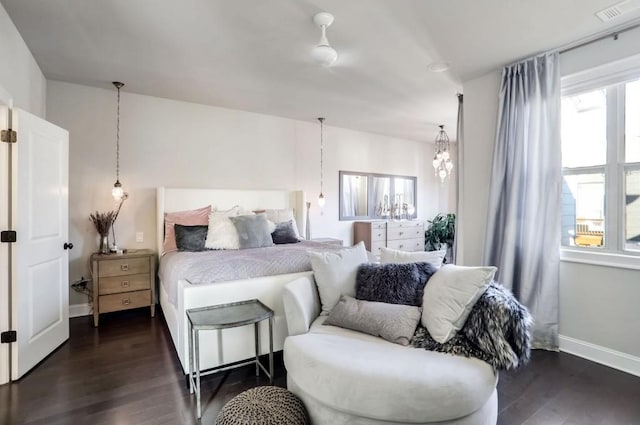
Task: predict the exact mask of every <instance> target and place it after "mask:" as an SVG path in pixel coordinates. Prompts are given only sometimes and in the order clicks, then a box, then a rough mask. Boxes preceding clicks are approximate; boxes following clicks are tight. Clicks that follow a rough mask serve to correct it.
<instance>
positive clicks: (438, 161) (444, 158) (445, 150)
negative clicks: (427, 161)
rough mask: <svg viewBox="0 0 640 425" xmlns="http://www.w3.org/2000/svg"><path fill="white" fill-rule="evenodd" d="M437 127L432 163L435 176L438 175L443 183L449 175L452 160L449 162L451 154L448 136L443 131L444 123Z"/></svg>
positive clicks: (451, 168)
mask: <svg viewBox="0 0 640 425" xmlns="http://www.w3.org/2000/svg"><path fill="white" fill-rule="evenodd" d="M439 127H440V131H439V132H438V135H437V136H436V140H435V145H436V153H435V155H434V156H433V162H432V164H433V168H434V170H435V174H436V177H440V182H441V183H444V181H445V180H446V178H447V177H449V176H450V175H451V170H453V162H451V155H450V154H449V136H447V133H446V132H445V131H444V125H440V126H439Z"/></svg>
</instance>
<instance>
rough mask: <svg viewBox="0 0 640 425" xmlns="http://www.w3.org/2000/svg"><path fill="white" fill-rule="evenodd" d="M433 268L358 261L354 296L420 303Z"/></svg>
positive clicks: (401, 302)
mask: <svg viewBox="0 0 640 425" xmlns="http://www.w3.org/2000/svg"><path fill="white" fill-rule="evenodd" d="M436 271H437V269H436V268H435V267H434V266H433V264H431V263H406V264H373V263H365V264H361V265H360V267H358V273H357V274H356V298H357V299H359V300H367V301H379V302H383V303H390V304H405V305H413V306H421V305H422V294H423V293H424V286H425V284H426V283H427V280H429V278H430V277H431V276H432V275H433V274H434V273H435V272H436Z"/></svg>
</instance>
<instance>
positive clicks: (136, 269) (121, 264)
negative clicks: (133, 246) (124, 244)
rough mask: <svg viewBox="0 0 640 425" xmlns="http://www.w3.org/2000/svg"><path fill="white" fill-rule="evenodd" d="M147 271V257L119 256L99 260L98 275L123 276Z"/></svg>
mask: <svg viewBox="0 0 640 425" xmlns="http://www.w3.org/2000/svg"><path fill="white" fill-rule="evenodd" d="M142 273H149V257H141V258H119V259H117V260H116V259H114V260H105V261H100V263H99V265H98V276H99V277H108V276H124V275H131V274H142Z"/></svg>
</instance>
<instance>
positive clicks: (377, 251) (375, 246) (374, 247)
mask: <svg viewBox="0 0 640 425" xmlns="http://www.w3.org/2000/svg"><path fill="white" fill-rule="evenodd" d="M385 245H386V244H385V242H384V241H382V242H374V243H372V244H371V253H372V254H373V255H375V256H378V257H379V256H380V255H381V254H382V251H381V249H382V248H384V247H385Z"/></svg>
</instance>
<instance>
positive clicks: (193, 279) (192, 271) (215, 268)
mask: <svg viewBox="0 0 640 425" xmlns="http://www.w3.org/2000/svg"><path fill="white" fill-rule="evenodd" d="M340 249H342V247H340V246H336V245H329V244H325V243H319V242H311V241H302V242H299V243H294V244H283V245H275V246H272V247H268V248H253V249H240V250H221V251H201V252H169V253H167V254H165V255H163V256H162V258H161V259H160V269H159V272H158V275H159V276H160V281H161V282H162V285H163V286H164V287H165V289H166V291H167V294H168V296H169V301H170V302H171V303H172V304H174V305H175V303H176V300H177V298H178V297H177V295H178V280H182V279H186V280H188V281H189V282H190V283H192V284H196V285H197V284H202V283H214V282H227V281H232V280H240V279H250V278H255V277H261V276H274V275H278V274H288V273H298V272H305V271H310V270H311V262H310V261H309V256H308V255H307V251H309V250H313V251H338V250H340Z"/></svg>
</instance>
